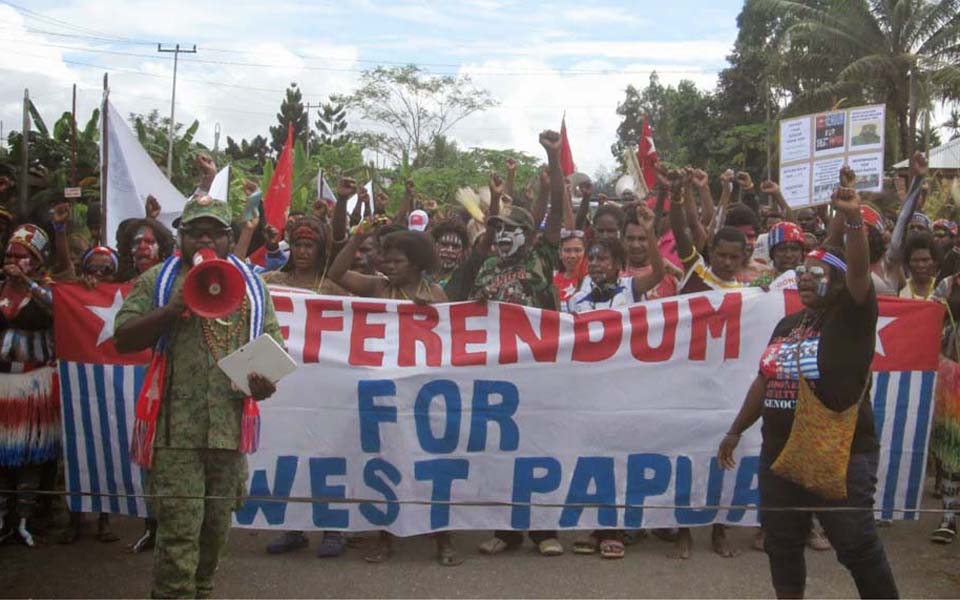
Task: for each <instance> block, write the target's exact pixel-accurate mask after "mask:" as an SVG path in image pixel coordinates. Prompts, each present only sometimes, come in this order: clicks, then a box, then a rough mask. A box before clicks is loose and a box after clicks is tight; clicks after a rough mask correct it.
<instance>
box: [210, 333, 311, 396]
mask: <svg viewBox="0 0 960 600" xmlns="http://www.w3.org/2000/svg"><path fill="white" fill-rule="evenodd" d="M217 365H218V366H219V367H220V370H222V371H223V372H224V373H226V375H227V377H229V378H230V381H232V382H233V385H235V386H236V387H237V389H239V390H240V391H242V392H243V393H244V394H249V393H250V386H249V385H248V384H247V376H249V375H250V374H251V373H258V374H260V375H263V376H264V377H266V378H267V379H269V380H270V381H272V382H273V383H277V382H278V381H280V380H281V379H283V378H284V377H286V376H287V375H289V374H290V373H293V372H294V371H296V370H297V362H296V361H295V360H293V357H291V356H290V355H289V354H287V353H286V351H285V350H284V349H283V348H282V347H281V346H280V344H278V343H277V341H276V340H275V339H273V338H272V337H270V336H269V335H268V334H266V333H265V334H263V335H261V336H260V337H258V338H257V339H255V340H253V341H251V342H250V343H248V344H246V345H244V346H242V347H241V348H240V349H238V350H237V351H236V352H233V353H232V354H229V355H228V356H224V357H223V358H221V359H220V362H218V363H217Z"/></svg>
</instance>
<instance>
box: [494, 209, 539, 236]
mask: <svg viewBox="0 0 960 600" xmlns="http://www.w3.org/2000/svg"><path fill="white" fill-rule="evenodd" d="M498 221H500V222H502V223H505V224H507V225H512V226H514V227H523V228H524V229H529V230H530V231H533V230H535V229H536V226H535V225H534V222H533V215H531V214H530V212H529V211H528V210H526V209H525V208H521V207H519V206H511V207H509V209H507V207H502V208H501V209H500V214H499V215H496V216H493V217H490V218H489V219H487V225H490V226H494V225H495V224H496V223H497V222H498Z"/></svg>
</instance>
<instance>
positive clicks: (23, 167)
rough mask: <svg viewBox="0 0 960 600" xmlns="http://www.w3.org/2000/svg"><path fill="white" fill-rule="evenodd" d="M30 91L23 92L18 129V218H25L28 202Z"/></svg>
mask: <svg viewBox="0 0 960 600" xmlns="http://www.w3.org/2000/svg"><path fill="white" fill-rule="evenodd" d="M29 168H30V90H28V89H24V90H23V127H22V128H21V129H20V182H19V183H18V185H19V187H20V189H19V190H17V191H18V192H20V198H19V200H20V202H19V204H20V206H19V209H20V215H19V216H20V218H21V219H26V218H27V204H28V202H29V200H30V173H29Z"/></svg>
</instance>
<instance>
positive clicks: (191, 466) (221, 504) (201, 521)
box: [149, 448, 247, 598]
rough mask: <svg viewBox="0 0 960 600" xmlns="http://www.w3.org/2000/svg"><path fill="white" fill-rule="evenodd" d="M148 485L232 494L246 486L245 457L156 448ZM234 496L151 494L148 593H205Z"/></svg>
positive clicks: (162, 490) (160, 490)
mask: <svg viewBox="0 0 960 600" xmlns="http://www.w3.org/2000/svg"><path fill="white" fill-rule="evenodd" d="M154 453H155V454H154V464H153V469H151V471H150V476H149V488H150V492H151V493H152V494H156V495H158V496H166V495H171V496H236V495H238V494H239V493H242V490H243V489H244V487H245V485H246V472H247V468H246V466H247V461H246V457H245V456H244V455H243V454H241V453H239V452H237V451H235V450H188V449H178V448H156V449H155V450H154ZM237 505H238V502H237V501H234V500H202V499H193V498H189V499H185V498H162V497H161V498H155V499H154V500H153V501H152V503H151V506H152V508H153V511H154V514H155V515H156V518H157V521H158V523H159V525H158V528H157V546H156V550H155V551H154V563H153V589H152V590H151V595H152V596H153V597H154V598H207V597H209V596H210V594H211V593H212V592H213V576H214V574H215V573H216V571H217V565H218V564H219V562H220V555H221V554H222V552H223V549H224V547H225V546H226V543H227V534H228V533H229V532H230V525H231V513H232V511H233V510H234V509H235V508H236V507H237Z"/></svg>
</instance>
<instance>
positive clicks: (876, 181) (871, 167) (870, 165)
mask: <svg viewBox="0 0 960 600" xmlns="http://www.w3.org/2000/svg"><path fill="white" fill-rule="evenodd" d="M847 166H849V167H850V168H851V169H853V172H854V173H856V174H857V183H856V188H857V190H858V191H861V192H879V191H881V190H882V189H883V153H882V152H880V153H877V154H852V155H850V156H849V157H848V158H847Z"/></svg>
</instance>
